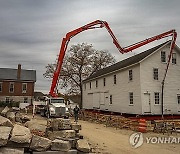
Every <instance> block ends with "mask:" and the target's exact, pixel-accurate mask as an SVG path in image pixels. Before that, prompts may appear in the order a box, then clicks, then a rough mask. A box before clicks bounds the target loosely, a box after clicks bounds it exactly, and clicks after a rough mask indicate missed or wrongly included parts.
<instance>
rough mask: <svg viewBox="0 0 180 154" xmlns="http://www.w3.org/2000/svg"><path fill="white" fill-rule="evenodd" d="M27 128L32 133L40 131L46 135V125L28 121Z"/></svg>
mask: <svg viewBox="0 0 180 154" xmlns="http://www.w3.org/2000/svg"><path fill="white" fill-rule="evenodd" d="M25 126H26V127H28V128H29V129H30V131H31V132H33V131H38V132H42V133H44V134H45V132H46V128H47V126H46V125H44V124H40V123H37V121H27V122H26V123H25Z"/></svg>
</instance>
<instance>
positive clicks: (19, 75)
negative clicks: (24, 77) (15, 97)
mask: <svg viewBox="0 0 180 154" xmlns="http://www.w3.org/2000/svg"><path fill="white" fill-rule="evenodd" d="M20 79H21V64H18V70H17V80H20Z"/></svg>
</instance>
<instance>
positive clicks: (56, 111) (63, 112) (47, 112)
mask: <svg viewBox="0 0 180 154" xmlns="http://www.w3.org/2000/svg"><path fill="white" fill-rule="evenodd" d="M45 104H46V105H45V106H44V108H43V110H41V115H42V116H47V117H48V118H49V117H66V116H67V109H66V105H65V101H64V98H63V97H55V98H54V97H52V98H47V99H46V103H45Z"/></svg>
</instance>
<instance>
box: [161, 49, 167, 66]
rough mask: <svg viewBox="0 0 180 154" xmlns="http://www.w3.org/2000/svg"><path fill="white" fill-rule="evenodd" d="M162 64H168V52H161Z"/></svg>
mask: <svg viewBox="0 0 180 154" xmlns="http://www.w3.org/2000/svg"><path fill="white" fill-rule="evenodd" d="M161 62H163V63H165V62H166V52H165V51H161Z"/></svg>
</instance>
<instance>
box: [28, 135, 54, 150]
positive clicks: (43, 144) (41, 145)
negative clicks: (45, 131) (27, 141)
mask: <svg viewBox="0 0 180 154" xmlns="http://www.w3.org/2000/svg"><path fill="white" fill-rule="evenodd" d="M51 143H52V141H51V140H49V139H47V138H45V137H40V136H37V135H33V137H32V141H31V145H30V148H31V149H32V150H35V151H46V150H47V149H48V148H50V146H51Z"/></svg>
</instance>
